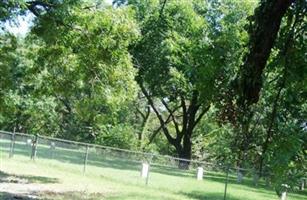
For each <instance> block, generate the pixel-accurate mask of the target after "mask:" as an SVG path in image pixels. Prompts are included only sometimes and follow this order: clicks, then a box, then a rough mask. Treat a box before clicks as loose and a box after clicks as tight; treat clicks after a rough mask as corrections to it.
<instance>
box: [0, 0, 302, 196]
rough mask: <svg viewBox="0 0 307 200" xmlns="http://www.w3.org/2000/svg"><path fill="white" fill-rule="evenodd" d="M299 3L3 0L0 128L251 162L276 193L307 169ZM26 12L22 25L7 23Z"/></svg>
mask: <svg viewBox="0 0 307 200" xmlns="http://www.w3.org/2000/svg"><path fill="white" fill-rule="evenodd" d="M306 12H307V4H306V1H304V0H286V1H284V0H272V1H267V0H259V1H234V0H222V1H219V0H208V1H200V0H193V1H188V0H182V1H178V0H162V1H160V0H147V1H139V0H115V1H113V5H108V4H107V3H105V2H103V1H102V2H100V1H95V0H78V1H75V0H64V1H63V0H61V1H60V0H42V1H36V0H34V1H26V0H13V1H1V2H0V23H1V24H0V28H1V31H0V73H1V76H0V129H5V130H10V131H19V132H27V133H32V134H35V133H39V134H43V135H49V136H56V137H61V138H66V139H74V140H78V141H86V142H93V143H98V144H104V145H110V146H116V147H120V148H127V149H137V150H141V151H150V152H156V153H161V154H169V155H172V156H176V157H179V158H182V159H185V160H183V161H182V162H180V164H179V167H180V168H184V169H187V168H188V167H189V161H187V160H190V159H200V160H203V159H206V160H209V161H211V162H223V163H224V164H227V165H235V166H237V167H245V168H253V169H254V170H255V171H257V173H258V175H259V176H263V175H264V174H272V176H271V177H270V179H271V181H272V182H274V184H275V188H276V191H277V193H278V194H280V186H281V184H282V183H287V184H289V185H291V186H293V185H295V184H296V182H297V181H298V180H299V177H302V176H304V174H305V173H306V166H307V165H306V152H307V146H306V141H307V138H306V130H307V128H306V127H307V125H306V116H307V104H306V98H307V90H306V88H307V87H306V85H307V82H306V80H307V70H306V64H307V62H306V50H307V49H306V48H307V44H306V24H307V23H306V22H307V19H306V16H307V15H306ZM28 15H33V21H32V25H31V27H30V31H29V33H26V34H25V35H24V36H21V35H14V34H13V33H10V32H9V30H7V29H6V24H7V23H16V24H18V17H20V16H28ZM205 154H206V156H205ZM278 177H281V178H278Z"/></svg>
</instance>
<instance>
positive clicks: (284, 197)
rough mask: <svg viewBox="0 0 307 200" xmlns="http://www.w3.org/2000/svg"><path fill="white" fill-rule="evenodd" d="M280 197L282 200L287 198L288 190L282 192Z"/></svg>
mask: <svg viewBox="0 0 307 200" xmlns="http://www.w3.org/2000/svg"><path fill="white" fill-rule="evenodd" d="M280 199H281V200H287V192H286V191H284V192H282V193H281V198H280Z"/></svg>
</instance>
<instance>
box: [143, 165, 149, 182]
mask: <svg viewBox="0 0 307 200" xmlns="http://www.w3.org/2000/svg"><path fill="white" fill-rule="evenodd" d="M148 170H149V164H148V163H142V171H141V177H142V178H147V176H148Z"/></svg>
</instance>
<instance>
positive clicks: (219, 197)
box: [180, 191, 242, 200]
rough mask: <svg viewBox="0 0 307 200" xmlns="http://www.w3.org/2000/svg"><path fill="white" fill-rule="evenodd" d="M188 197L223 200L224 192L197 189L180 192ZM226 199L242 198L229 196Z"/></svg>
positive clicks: (237, 199)
mask: <svg viewBox="0 0 307 200" xmlns="http://www.w3.org/2000/svg"><path fill="white" fill-rule="evenodd" d="M180 194H182V195H184V196H186V197H188V198H189V199H195V200H223V199H224V193H203V192H199V191H192V192H182V193H180ZM228 199H231V200H242V199H239V198H236V197H233V196H232V197H229V198H228Z"/></svg>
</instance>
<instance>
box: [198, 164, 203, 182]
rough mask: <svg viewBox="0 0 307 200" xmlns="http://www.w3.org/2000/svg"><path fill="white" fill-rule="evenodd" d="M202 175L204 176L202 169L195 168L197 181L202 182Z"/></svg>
mask: <svg viewBox="0 0 307 200" xmlns="http://www.w3.org/2000/svg"><path fill="white" fill-rule="evenodd" d="M203 175H204V168H202V167H197V180H199V181H201V180H203Z"/></svg>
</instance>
